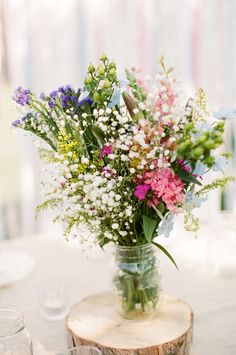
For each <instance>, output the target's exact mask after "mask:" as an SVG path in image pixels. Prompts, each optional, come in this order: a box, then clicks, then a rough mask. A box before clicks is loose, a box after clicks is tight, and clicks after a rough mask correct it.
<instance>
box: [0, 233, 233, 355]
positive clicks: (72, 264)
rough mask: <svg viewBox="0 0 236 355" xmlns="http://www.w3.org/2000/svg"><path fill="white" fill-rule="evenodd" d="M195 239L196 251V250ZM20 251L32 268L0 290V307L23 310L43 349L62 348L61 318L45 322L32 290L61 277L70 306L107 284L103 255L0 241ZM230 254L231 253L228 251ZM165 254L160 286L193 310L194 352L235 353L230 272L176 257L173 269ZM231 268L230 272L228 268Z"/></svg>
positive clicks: (45, 243) (51, 242) (43, 241)
mask: <svg viewBox="0 0 236 355" xmlns="http://www.w3.org/2000/svg"><path fill="white" fill-rule="evenodd" d="M197 245H198V244H197V242H196V253H197V252H198V249H197ZM3 249H5V250H17V251H24V252H26V253H28V254H29V255H31V256H32V257H33V258H34V260H35V268H34V270H33V272H32V273H31V274H30V275H29V276H27V277H26V278H25V279H23V280H21V281H19V282H18V283H15V284H14V285H11V286H8V287H5V288H0V306H1V305H13V306H15V307H17V308H18V309H19V310H21V311H22V312H23V313H24V314H25V318H26V322H27V327H28V330H29V331H30V334H31V336H32V338H34V339H37V341H39V342H40V343H41V344H42V345H43V346H44V347H45V349H47V350H50V351H55V352H59V351H62V350H63V349H65V347H66V339H65V327H64V321H63V320H61V321H55V322H49V321H47V320H45V319H43V318H42V317H41V316H40V313H39V306H38V294H39V291H40V287H42V286H41V285H42V284H43V283H44V282H45V281H46V280H49V279H58V278H60V279H64V280H65V281H66V283H67V289H68V293H69V302H70V304H72V303H74V302H76V301H78V300H79V299H80V298H82V297H84V296H87V295H88V294H91V293H95V292H100V291H104V290H107V289H109V288H110V285H111V284H110V279H111V276H110V269H111V264H112V261H111V257H110V254H109V253H104V252H102V251H101V252H97V253H94V252H93V253H92V255H91V257H90V258H88V257H87V255H86V254H85V253H83V252H82V251H81V249H80V248H79V247H77V246H75V245H74V244H73V243H72V244H69V243H67V242H66V241H64V240H63V238H62V237H60V236H59V237H58V238H57V239H53V238H51V239H50V238H46V237H33V236H32V237H31V238H28V239H22V240H21V239H20V238H19V239H17V240H14V241H7V242H0V250H3ZM234 252H235V251H234ZM165 258H166V257H165V256H162V257H161V260H162V288H163V289H164V290H165V292H167V293H170V294H173V295H175V296H177V297H181V298H182V299H183V300H185V301H186V302H187V303H189V304H190V305H191V306H192V308H193V311H194V345H193V354H194V355H233V354H236V337H235V331H236V271H235V272H231V273H230V274H219V273H214V272H213V269H212V268H202V267H198V265H199V264H198V262H193V263H192V264H190V263H189V262H188V263H187V262H186V261H184V260H182V259H181V258H178V263H179V266H180V271H177V270H176V269H175V268H174V267H173V266H172V265H171V264H170V263H169V262H168V261H166V260H165ZM231 271H232V270H231Z"/></svg>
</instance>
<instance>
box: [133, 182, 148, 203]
mask: <svg viewBox="0 0 236 355" xmlns="http://www.w3.org/2000/svg"><path fill="white" fill-rule="evenodd" d="M150 189H151V186H150V185H148V184H141V185H138V186H136V188H135V190H134V196H136V197H137V198H138V199H139V200H144V199H145V197H146V195H147V193H148V191H149V190H150Z"/></svg>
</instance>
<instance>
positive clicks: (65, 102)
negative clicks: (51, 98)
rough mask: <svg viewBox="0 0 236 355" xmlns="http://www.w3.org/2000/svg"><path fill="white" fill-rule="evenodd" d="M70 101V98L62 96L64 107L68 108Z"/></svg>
mask: <svg viewBox="0 0 236 355" xmlns="http://www.w3.org/2000/svg"><path fill="white" fill-rule="evenodd" d="M69 99H70V97H69V96H68V95H61V103H62V107H67V106H68V101H69Z"/></svg>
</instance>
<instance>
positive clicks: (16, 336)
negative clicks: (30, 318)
mask: <svg viewBox="0 0 236 355" xmlns="http://www.w3.org/2000/svg"><path fill="white" fill-rule="evenodd" d="M32 354H33V353H32V344H31V340H30V336H29V333H28V331H27V330H26V328H25V322H24V317H23V315H22V314H21V313H19V312H17V311H15V310H13V309H10V308H0V355H32Z"/></svg>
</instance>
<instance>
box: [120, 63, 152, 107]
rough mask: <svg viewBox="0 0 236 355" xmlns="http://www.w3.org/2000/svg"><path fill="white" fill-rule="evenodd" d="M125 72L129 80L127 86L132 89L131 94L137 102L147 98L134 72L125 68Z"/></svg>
mask: <svg viewBox="0 0 236 355" xmlns="http://www.w3.org/2000/svg"><path fill="white" fill-rule="evenodd" d="M125 73H126V77H127V80H128V82H129V86H130V87H131V89H132V94H133V95H134V97H135V98H136V99H137V100H138V101H139V102H144V101H145V100H146V98H147V95H146V93H145V90H144V88H143V86H141V85H139V84H138V82H137V79H136V77H135V75H134V73H132V72H131V71H129V70H127V69H126V70H125Z"/></svg>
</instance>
